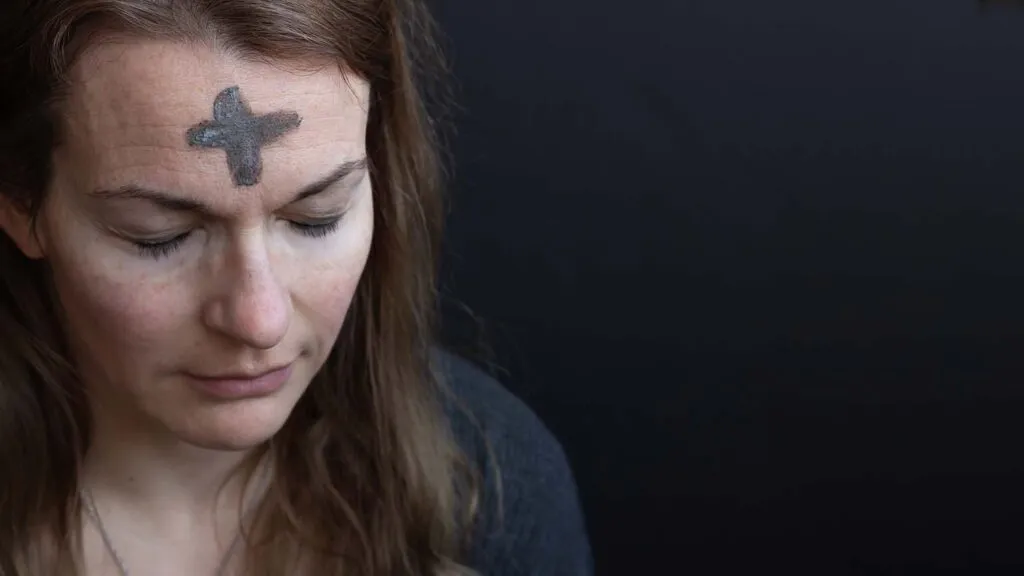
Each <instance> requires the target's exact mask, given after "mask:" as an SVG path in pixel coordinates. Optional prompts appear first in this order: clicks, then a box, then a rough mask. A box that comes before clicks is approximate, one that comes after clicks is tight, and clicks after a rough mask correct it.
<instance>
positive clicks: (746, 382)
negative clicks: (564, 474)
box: [437, 0, 1024, 575]
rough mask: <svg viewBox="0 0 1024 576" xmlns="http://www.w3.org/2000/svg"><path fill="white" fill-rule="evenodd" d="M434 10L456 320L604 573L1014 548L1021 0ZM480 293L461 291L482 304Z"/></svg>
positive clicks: (1022, 238)
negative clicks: (562, 453)
mask: <svg viewBox="0 0 1024 576" xmlns="http://www.w3.org/2000/svg"><path fill="white" fill-rule="evenodd" d="M988 4H990V6H989V7H988V8H987V9H985V8H984V7H983V6H982V5H981V4H980V3H978V2H976V1H975V0H857V1H846V2H823V1H821V0H780V1H773V2H768V1H764V0H635V1H632V2H623V1H621V0H515V1H511V2H498V1H493V0H474V1H455V0H446V1H442V2H440V3H439V8H438V10H437V15H438V17H439V19H440V21H441V24H442V27H443V28H444V30H445V31H446V33H447V37H448V54H449V57H450V59H451V61H452V62H453V64H454V72H455V76H456V78H457V79H458V86H459V91H458V101H459V103H460V104H461V106H462V108H461V111H459V112H458V114H457V116H456V119H455V120H456V121H455V124H456V126H457V129H458V133H457V135H456V137H455V139H454V140H453V146H452V151H453V153H454V161H455V167H456V171H455V173H454V187H453V190H452V193H453V201H452V214H451V220H450V228H449V235H448V240H449V245H448V256H447V269H446V272H445V292H446V294H447V295H448V300H449V303H448V305H447V308H446V316H447V330H448V334H449V338H452V339H454V340H461V341H464V342H469V341H472V340H473V339H474V338H476V337H477V336H479V335H480V334H481V333H478V332H477V327H478V322H477V321H476V320H473V317H472V316H470V315H469V314H468V313H467V311H466V310H467V309H468V310H471V311H472V313H473V314H474V315H475V317H476V318H478V319H479V320H480V321H481V322H482V326H483V327H484V329H485V330H484V332H483V333H482V334H483V335H484V336H485V337H486V342H488V343H489V344H490V345H491V346H492V347H493V352H494V353H493V356H492V360H493V361H494V364H495V365H496V366H497V367H500V369H501V371H500V372H499V376H500V377H501V379H502V380H503V381H504V382H505V383H506V384H507V385H508V387H509V388H511V389H512V390H513V391H515V392H516V393H517V394H519V395H520V396H521V397H522V398H524V399H525V400H526V401H527V402H528V403H529V404H530V405H531V406H532V407H533V408H534V409H535V410H536V411H537V412H538V414H540V416H541V417H542V418H543V419H544V420H545V422H547V424H548V425H549V427H550V428H551V429H552V430H553V431H554V432H555V434H556V435H557V436H558V437H559V438H560V439H561V441H562V442H563V444H564V446H565V448H566V451H567V453H568V455H569V457H570V460H571V462H572V465H573V467H574V469H575V471H576V475H577V481H578V483H579V487H580V491H581V494H582V499H583V504H584V507H585V513H586V515H587V518H588V523H589V529H590V532H591V538H592V541H593V545H594V549H595V556H596V558H597V563H598V572H599V574H605V575H620V574H621V575H632V574H727V573H740V572H738V570H740V569H744V570H751V569H753V570H765V569H776V568H784V569H788V570H789V572H790V573H792V572H794V571H797V572H801V573H804V572H807V573H810V572H813V573H817V574H844V573H905V572H906V571H916V572H928V573H939V572H948V573H970V574H981V573H996V572H1000V571H1001V570H1005V571H1007V572H1009V571H1010V569H1011V568H1012V567H1013V566H1021V567H1024V497H1022V496H1021V494H1022V493H1024V457H1022V447H1021V443H1022V440H1024V424H1022V419H1024V386H1022V383H1021V378H1020V376H1021V374H1022V370H1021V364H1022V357H1024V354H1022V351H1024V306H1022V305H1021V301H1022V298H1024V7H1020V6H1017V5H1015V4H1014V3H1011V2H1006V3H996V2H992V3H988ZM463 305H464V306H463Z"/></svg>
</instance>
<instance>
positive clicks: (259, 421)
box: [8, 41, 373, 449]
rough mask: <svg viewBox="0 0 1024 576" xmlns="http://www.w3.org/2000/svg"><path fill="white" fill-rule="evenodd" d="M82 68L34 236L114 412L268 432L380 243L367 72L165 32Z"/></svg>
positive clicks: (246, 442) (86, 366)
mask: <svg viewBox="0 0 1024 576" xmlns="http://www.w3.org/2000/svg"><path fill="white" fill-rule="evenodd" d="M72 80H73V84H72V88H71V91H70V94H69V95H68V99H67V101H66V105H65V106H64V107H63V108H62V110H63V112H64V115H65V117H66V119H67V130H66V132H65V134H66V137H65V138H64V139H63V140H62V142H61V145H60V147H59V148H58V149H57V150H56V152H55V155H54V162H55V166H54V181H53V186H52V188H51V190H50V193H49V196H48V199H47V202H46V204H45V206H44V208H43V211H42V214H41V219H40V221H39V241H38V243H36V242H34V241H32V240H31V239H30V238H25V237H21V238H18V240H19V244H20V245H21V246H22V248H23V249H24V250H25V251H26V252H27V253H28V254H29V255H30V256H33V257H42V258H45V259H47V260H48V261H49V262H50V264H51V266H52V268H53V271H54V279H55V283H56V288H57V292H58V294H59V297H60V300H61V303H62V306H63V308H64V310H65V312H66V315H67V318H66V321H67V330H68V334H69V337H70V340H71V343H72V349H73V352H74V356H75V361H76V363H77V364H78V367H79V369H80V371H81V374H82V379H83V381H84V383H85V385H86V387H87V389H88V390H89V393H90V395H91V397H92V399H93V400H92V401H93V404H94V410H96V413H97V418H99V419H102V418H106V417H109V418H117V419H118V422H119V424H120V423H129V422H131V420H133V419H134V420H136V422H131V423H130V424H129V425H130V426H135V425H142V426H149V427H154V426H155V427H156V429H157V430H159V431H161V432H170V433H171V434H172V435H173V436H174V437H176V438H178V439H181V440H184V441H185V442H187V443H190V444H193V445H197V446H202V447H207V448H224V449H240V448H246V447H249V446H253V445H255V444H258V443H259V442H261V441H263V440H266V439H267V438H268V437H270V436H271V435H273V434H274V433H275V432H276V431H277V430H278V429H279V428H280V427H281V426H282V425H283V423H284V421H285V420H286V418H287V417H288V415H289V413H290V412H291V410H292V408H293V407H294V406H295V404H296V402H297V401H298V400H299V398H300V396H301V395H302V394H303V392H304V391H305V389H306V387H307V386H308V384H309V382H310V380H311V379H312V378H313V375H314V374H315V373H316V372H317V370H318V369H319V368H320V367H321V366H322V365H323V363H324V361H325V360H326V358H327V356H328V353H329V352H330V349H331V347H332V346H333V345H334V342H335V340H336V338H337V336H338V333H339V330H340V328H341V325H342V322H343V320H344V317H345V315H346V312H347V310H348V307H349V303H350V301H351V299H352V296H353V293H354V291H355V289H356V285H357V283H358V281H359V278H360V275H361V274H362V271H363V268H364V265H365V263H366V259H367V255H368V253H369V250H370V242H371V236H372V231H373V205H372V202H373V197H372V190H371V187H370V178H369V176H368V174H367V171H366V168H365V157H366V147H365V133H366V122H367V112H368V93H369V89H368V86H367V84H366V83H365V82H364V81H362V80H360V79H358V78H356V77H354V76H351V75H348V74H345V73H343V72H341V71H339V70H337V69H334V68H327V69H323V70H320V71H316V72H310V71H298V69H297V68H289V67H287V66H285V65H281V66H275V65H270V64H267V63H251V62H244V61H241V60H238V59H235V58H234V57H231V56H227V55H224V54H220V53H216V52H213V51H211V50H209V49H207V48H203V47H194V46H193V47H189V46H185V45H180V44H172V43H165V42H155V41H122V42H117V43H108V44H99V45H97V46H96V47H94V48H93V49H91V50H89V51H87V53H86V54H85V55H84V56H83V58H82V59H81V60H80V61H79V63H78V64H77V65H76V68H75V70H74V74H73V79H72ZM215 100H216V106H215ZM8 228H9V230H8V231H9V232H11V233H12V236H17V234H18V232H17V228H18V227H17V226H8ZM23 236H24V235H23ZM268 371H270V372H271V373H270V374H269V375H266V376H264V377H262V378H260V379H257V380H251V379H252V378H254V377H257V376H260V375H265V374H266V373H268ZM218 379H220V380H218ZM225 379H228V380H230V379H233V380H235V381H226V380H225ZM246 379H250V380H249V381H246Z"/></svg>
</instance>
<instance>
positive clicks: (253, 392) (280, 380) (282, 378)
mask: <svg viewBox="0 0 1024 576" xmlns="http://www.w3.org/2000/svg"><path fill="white" fill-rule="evenodd" d="M292 367H293V365H292V364H288V365H285V366H283V367H280V368H274V369H272V370H267V371H262V372H235V373H223V374H220V375H217V376H213V377H210V376H191V375H190V376H189V377H188V381H189V382H190V383H191V384H192V386H193V388H195V389H196V390H197V391H199V392H200V393H201V394H203V395H204V396H208V397H212V398H214V399H218V400H244V399H247V398H258V397H263V396H270V395H272V394H274V393H275V392H277V391H278V390H280V389H281V388H282V387H284V385H285V384H286V383H287V382H288V380H289V379H290V378H291V374H292Z"/></svg>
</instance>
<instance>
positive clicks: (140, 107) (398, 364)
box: [0, 0, 589, 576]
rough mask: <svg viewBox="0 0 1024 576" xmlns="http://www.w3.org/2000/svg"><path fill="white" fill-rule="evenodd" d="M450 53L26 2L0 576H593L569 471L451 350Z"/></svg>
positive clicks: (402, 14)
mask: <svg viewBox="0 0 1024 576" xmlns="http://www.w3.org/2000/svg"><path fill="white" fill-rule="evenodd" d="M427 22H428V20H427V19H426V17H425V15H424V13H423V11H422V9H421V7H420V6H418V5H417V4H415V3H414V2H413V1H412V0H332V1H327V0H5V1H4V2H3V3H0V78H3V86H2V87H0V227H2V229H3V231H4V232H5V234H0V468H2V469H3V471H4V473H3V475H2V480H0V483H2V485H0V573H2V574H4V575H9V576H13V575H19V576H27V575H31V576H37V575H42V574H61V575H64V574H79V575H85V576H98V575H127V574H132V575H140V574H141V575H150V576H160V575H175V576H181V575H183V574H189V575H193V574H195V575H223V574H235V575H242V574H244V575H246V576H252V575H267V576H270V575H273V576H280V575H282V574H309V575H334V574H346V575H352V574H366V575H378V574H380V575H392V574H431V575H434V574H438V575H439V574H473V573H479V574H484V575H492V574H493V575H503V574H530V575H534V574H552V575H555V574H557V575H573V574H579V573H585V572H588V571H589V552H588V550H587V543H586V537H585V535H584V533H583V528H582V521H581V515H580V513H579V509H578V506H577V502H576V495H575V491H574V487H573V483H572V479H571V475H570V474H569V471H568V467H567V465H566V463H565V459H564V456H563V455H562V452H561V450H560V448H559V446H558V444H557V443H556V442H555V441H554V440H552V439H551V437H550V435H549V434H548V433H547V432H546V431H545V430H544V428H543V427H542V426H541V425H540V424H539V423H538V422H537V421H536V419H535V418H534V417H533V416H532V415H531V414H530V413H529V412H528V411H527V410H526V409H525V408H524V407H523V406H522V405H521V404H519V403H517V402H516V401H515V400H514V399H512V398H511V397H509V396H508V395H507V394H505V393H504V392H502V390H501V388H500V387H499V386H497V385H495V384H494V382H492V381H490V380H488V379H486V378H485V377H483V376H481V375H480V373H478V372H476V371H475V370H474V369H472V368H470V367H468V365H466V364H464V363H462V362H459V361H458V360H456V359H454V358H452V357H448V356H445V355H443V354H439V353H437V352H435V351H434V349H433V347H432V341H431V336H432V323H431V317H432V305H433V302H434V291H433V268H434V253H435V248H436V245H437V234H438V229H439V227H438V215H439V202H440V201H439V197H438V189H439V180H440V179H439V174H438V162H437V155H436V150H435V148H434V145H433V144H434V143H433V140H432V137H431V131H430V126H431V124H430V122H429V121H428V119H427V117H426V115H425V112H424V106H423V102H422V100H421V97H420V95H419V92H418V91H417V87H416V86H415V84H414V78H416V77H420V76H418V75H417V74H415V71H414V70H413V66H412V63H413V62H419V61H421V60H425V58H426V57H427V56H429V55H430V54H432V53H433V52H432V51H431V50H430V46H431V44H430V42H429V38H427V35H426V33H427V31H428V28H429V27H428V26H427ZM442 391H447V392H446V393H442ZM497 471H500V473H501V481H500V482H499V481H498V480H497V478H498V476H497V475H496V472H497Z"/></svg>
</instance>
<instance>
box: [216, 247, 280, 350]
mask: <svg viewBox="0 0 1024 576" xmlns="http://www.w3.org/2000/svg"><path fill="white" fill-rule="evenodd" d="M234 260H235V262H234V263H228V262H225V264H226V265H225V266H224V267H223V268H221V269H220V270H218V271H217V272H216V274H217V275H223V282H216V284H217V285H218V291H217V293H216V294H215V295H214V297H212V298H210V299H209V300H208V301H207V304H206V306H205V307H204V310H203V318H204V322H205V323H206V325H207V326H209V327H210V328H211V329H213V330H215V331H217V332H220V333H222V334H224V335H225V336H228V337H229V338H231V339H233V340H236V341H238V342H240V343H242V344H244V345H246V346H249V347H252V348H256V349H260V350H269V349H271V348H273V347H274V346H276V345H278V344H279V343H280V342H281V341H282V340H283V339H284V337H285V334H286V333H287V332H288V326H289V324H290V323H291V316H292V301H291V295H290V294H289V292H288V290H287V287H286V286H284V285H283V284H282V282H281V281H280V280H279V279H278V278H277V277H276V276H275V273H274V266H273V265H272V262H271V258H270V255H269V254H268V253H267V251H266V250H265V249H254V248H253V247H248V248H246V249H245V250H244V253H241V252H240V254H239V256H238V257H237V258H234Z"/></svg>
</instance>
